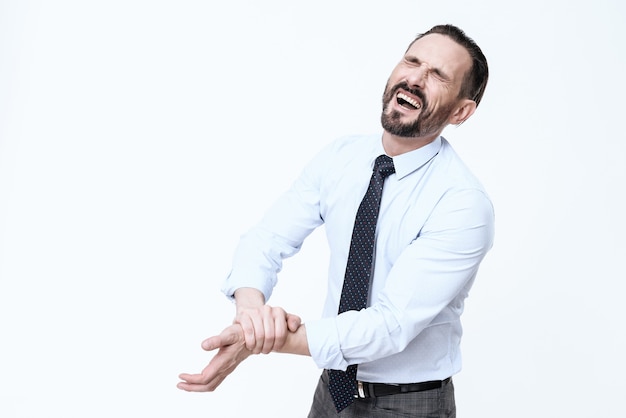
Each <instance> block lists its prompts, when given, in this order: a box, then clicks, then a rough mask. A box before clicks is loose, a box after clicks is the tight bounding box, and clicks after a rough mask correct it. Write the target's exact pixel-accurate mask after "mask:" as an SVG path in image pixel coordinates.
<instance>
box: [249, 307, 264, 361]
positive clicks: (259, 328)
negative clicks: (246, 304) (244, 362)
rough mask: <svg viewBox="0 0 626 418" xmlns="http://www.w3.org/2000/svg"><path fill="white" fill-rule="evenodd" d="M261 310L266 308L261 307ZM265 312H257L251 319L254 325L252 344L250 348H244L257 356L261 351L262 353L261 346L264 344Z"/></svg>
mask: <svg viewBox="0 0 626 418" xmlns="http://www.w3.org/2000/svg"><path fill="white" fill-rule="evenodd" d="M263 309H264V310H265V309H267V308H266V307H263ZM266 316H267V315H266V312H265V311H261V312H259V314H258V315H255V316H254V317H253V318H252V322H253V323H254V338H255V340H254V344H253V345H252V348H250V347H248V345H247V344H246V348H247V349H248V350H250V351H252V353H254V354H259V353H260V352H261V351H263V344H264V343H265V338H266V336H265V317H266Z"/></svg>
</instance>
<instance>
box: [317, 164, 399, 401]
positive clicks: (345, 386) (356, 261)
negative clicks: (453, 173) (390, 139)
mask: <svg viewBox="0 0 626 418" xmlns="http://www.w3.org/2000/svg"><path fill="white" fill-rule="evenodd" d="M394 172H395V168H394V166H393V160H392V159H391V157H388V156H386V155H381V156H379V157H378V158H376V164H375V165H374V172H373V173H372V177H371V179H370V184H369V187H368V189H367V192H366V193H365V196H364V197H363V200H362V201H361V204H360V206H359V209H358V211H357V213H356V219H355V221H354V229H353V231H352V241H351V243H350V253H349V254H348V264H347V266H346V274H345V277H344V280H343V289H342V290H341V299H340V301H339V313H342V312H345V311H351V310H356V311H358V310H361V309H363V308H365V307H366V306H367V296H368V292H369V284H370V278H371V274H372V261H373V258H374V237H375V234H376V222H377V220H378V210H379V208H380V198H381V196H382V194H383V183H384V181H385V178H386V177H387V176H389V175H390V174H392V173H394ZM356 369H357V366H356V364H353V365H350V366H348V369H347V370H346V371H345V372H344V371H342V370H330V371H329V382H328V387H329V390H330V394H331V396H332V398H333V401H334V403H335V407H336V408H337V412H340V411H342V410H343V409H344V408H346V407H347V406H348V405H350V404H351V403H352V402H353V401H354V395H355V394H356Z"/></svg>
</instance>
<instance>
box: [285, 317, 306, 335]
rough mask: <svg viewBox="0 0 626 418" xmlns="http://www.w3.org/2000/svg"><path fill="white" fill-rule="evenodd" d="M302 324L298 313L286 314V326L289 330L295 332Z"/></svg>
mask: <svg viewBox="0 0 626 418" xmlns="http://www.w3.org/2000/svg"><path fill="white" fill-rule="evenodd" d="M301 324H302V319H301V318H300V317H299V316H298V315H294V314H287V328H288V329H289V331H291V332H296V330H297V329H298V328H300V325H301Z"/></svg>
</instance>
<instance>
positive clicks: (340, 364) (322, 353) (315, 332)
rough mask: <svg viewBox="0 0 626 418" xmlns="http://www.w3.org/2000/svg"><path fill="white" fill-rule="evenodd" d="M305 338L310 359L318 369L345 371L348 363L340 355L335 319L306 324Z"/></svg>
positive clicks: (323, 319) (324, 319) (318, 320)
mask: <svg viewBox="0 0 626 418" xmlns="http://www.w3.org/2000/svg"><path fill="white" fill-rule="evenodd" d="M306 337H307V341H308V344H309V352H310V353H311V358H312V359H313V361H314V362H315V364H316V365H317V367H319V368H320V369H334V370H346V369H347V368H348V362H346V359H345V358H344V357H343V354H342V353H341V348H340V346H339V333H338V332H337V323H336V318H322V319H317V320H314V321H307V322H306Z"/></svg>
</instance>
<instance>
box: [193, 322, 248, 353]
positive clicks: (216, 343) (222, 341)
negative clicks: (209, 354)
mask: <svg viewBox="0 0 626 418" xmlns="http://www.w3.org/2000/svg"><path fill="white" fill-rule="evenodd" d="M239 341H243V329H242V328H241V325H239V324H233V325H230V326H228V327H226V328H224V330H223V331H222V332H221V333H220V335H214V336H212V337H209V338H207V339H206V340H204V341H202V349H203V350H206V351H212V350H216V349H218V348H222V347H227V346H229V345H233V344H236V343H237V342H239Z"/></svg>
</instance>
